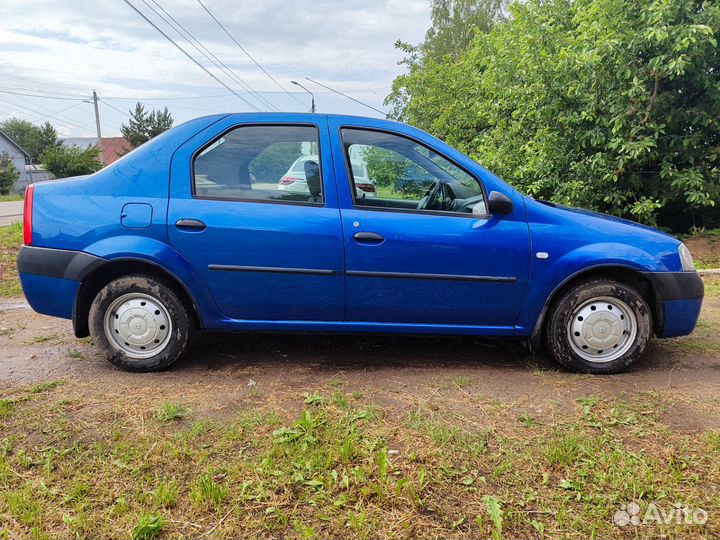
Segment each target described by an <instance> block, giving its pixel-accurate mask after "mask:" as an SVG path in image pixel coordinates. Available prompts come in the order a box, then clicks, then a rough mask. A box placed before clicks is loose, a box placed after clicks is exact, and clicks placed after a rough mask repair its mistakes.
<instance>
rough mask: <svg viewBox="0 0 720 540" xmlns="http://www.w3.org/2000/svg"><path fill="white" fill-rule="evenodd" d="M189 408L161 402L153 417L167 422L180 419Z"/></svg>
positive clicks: (185, 414)
mask: <svg viewBox="0 0 720 540" xmlns="http://www.w3.org/2000/svg"><path fill="white" fill-rule="evenodd" d="M189 412H190V411H189V410H188V409H187V408H185V407H183V406H182V405H179V404H177V403H171V402H169V401H168V402H167V403H163V404H162V405H161V406H160V407H159V408H158V410H157V411H155V418H157V419H158V420H159V421H160V422H163V423H167V422H172V421H173V420H180V419H181V418H184V417H186V416H187V415H188V414H189Z"/></svg>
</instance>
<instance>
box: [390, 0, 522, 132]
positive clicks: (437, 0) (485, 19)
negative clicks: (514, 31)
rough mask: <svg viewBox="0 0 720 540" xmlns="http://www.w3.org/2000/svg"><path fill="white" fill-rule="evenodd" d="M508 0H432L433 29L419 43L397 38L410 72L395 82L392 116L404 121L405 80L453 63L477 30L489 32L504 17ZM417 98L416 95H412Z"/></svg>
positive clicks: (398, 46) (397, 44) (406, 92)
mask: <svg viewBox="0 0 720 540" xmlns="http://www.w3.org/2000/svg"><path fill="white" fill-rule="evenodd" d="M507 4H508V0H430V28H429V29H428V31H427V32H426V33H425V39H424V40H423V42H422V43H420V44H419V45H412V44H410V43H406V42H403V41H400V40H398V41H396V42H395V47H396V48H397V49H399V50H401V51H403V52H404V53H405V54H406V56H405V58H404V59H403V60H402V61H401V62H400V64H401V65H404V66H405V67H406V68H407V70H408V74H406V75H400V76H399V77H397V78H396V79H395V81H393V88H392V92H391V94H390V95H389V96H388V98H387V100H386V104H392V105H393V109H392V111H391V114H390V116H391V117H393V118H396V119H398V120H405V119H406V117H405V115H404V112H405V108H406V107H407V105H408V102H409V100H410V98H411V95H410V94H409V93H408V88H407V85H406V83H405V81H406V79H408V80H410V81H412V79H413V76H414V75H415V74H416V73H418V72H424V71H425V70H431V71H432V70H433V69H434V66H437V65H438V64H445V65H447V64H451V63H452V62H454V61H456V60H457V59H458V58H459V57H461V56H462V55H463V54H464V53H465V52H466V51H467V49H468V47H470V45H471V43H472V41H473V38H474V37H475V35H476V34H477V33H487V32H489V31H490V29H491V28H492V27H493V25H494V24H495V23H496V22H499V21H502V20H504V17H505V15H504V14H505V8H506V6H507ZM412 97H414V96H412Z"/></svg>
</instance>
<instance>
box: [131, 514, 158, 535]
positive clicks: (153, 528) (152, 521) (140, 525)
mask: <svg viewBox="0 0 720 540" xmlns="http://www.w3.org/2000/svg"><path fill="white" fill-rule="evenodd" d="M164 525H165V520H164V518H163V517H162V516H161V515H158V514H153V515H150V514H145V515H142V516H140V519H139V520H138V522H137V525H135V527H134V528H133V530H132V533H131V535H130V537H131V538H132V539H133V540H152V539H153V538H155V537H156V536H157V535H158V534H160V532H161V531H162V528H163V526H164Z"/></svg>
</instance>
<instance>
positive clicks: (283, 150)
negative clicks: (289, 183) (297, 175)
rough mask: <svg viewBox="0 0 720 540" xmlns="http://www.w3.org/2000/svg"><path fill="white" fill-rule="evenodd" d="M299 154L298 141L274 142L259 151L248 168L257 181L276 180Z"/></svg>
mask: <svg viewBox="0 0 720 540" xmlns="http://www.w3.org/2000/svg"><path fill="white" fill-rule="evenodd" d="M301 155H302V152H301V144H300V143H295V142H289V143H274V144H271V145H270V146H268V147H267V148H265V149H264V150H263V151H262V152H260V153H259V154H258V155H257V156H256V157H255V159H253V160H252V161H251V162H250V164H249V167H248V168H249V170H250V174H252V175H254V176H255V178H257V180H258V181H259V182H277V181H278V180H279V179H280V178H281V177H282V176H283V175H284V174H285V173H286V172H287V170H288V169H289V168H290V166H291V165H292V164H293V163H294V162H295V160H296V159H297V158H299V157H300V156H301Z"/></svg>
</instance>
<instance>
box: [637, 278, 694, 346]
mask: <svg viewBox="0 0 720 540" xmlns="http://www.w3.org/2000/svg"><path fill="white" fill-rule="evenodd" d="M643 276H645V277H646V278H647V279H648V281H650V283H651V284H652V286H653V289H654V291H655V298H656V301H657V303H658V306H657V307H659V308H660V313H661V314H662V315H661V321H660V322H661V324H660V325H659V328H658V327H656V333H657V335H658V337H663V338H669V337H676V336H685V335H688V334H690V333H692V331H693V330H694V329H695V325H696V324H697V320H698V317H699V316H700V309H701V308H702V301H703V296H704V294H705V285H704V284H703V280H702V278H701V277H700V274H698V273H697V272H643Z"/></svg>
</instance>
